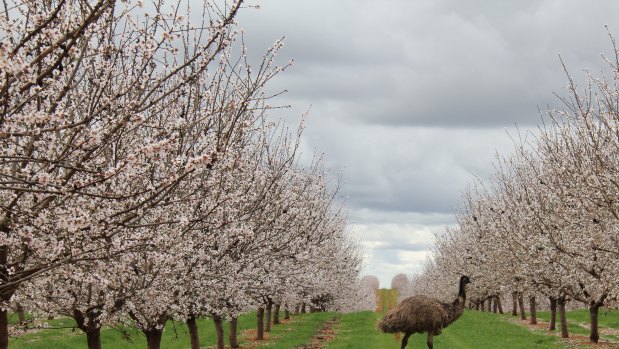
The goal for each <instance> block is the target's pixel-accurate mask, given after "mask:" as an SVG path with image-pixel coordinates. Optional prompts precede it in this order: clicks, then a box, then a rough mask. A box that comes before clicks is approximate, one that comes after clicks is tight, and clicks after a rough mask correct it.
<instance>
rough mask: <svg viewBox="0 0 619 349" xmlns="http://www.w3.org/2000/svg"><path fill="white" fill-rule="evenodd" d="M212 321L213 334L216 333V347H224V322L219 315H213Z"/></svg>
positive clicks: (221, 348) (220, 348)
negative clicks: (213, 324) (213, 326)
mask: <svg viewBox="0 0 619 349" xmlns="http://www.w3.org/2000/svg"><path fill="white" fill-rule="evenodd" d="M213 322H214V323H215V334H216V335H217V349H224V348H225V346H226V343H225V342H224V324H223V320H222V319H221V316H213Z"/></svg>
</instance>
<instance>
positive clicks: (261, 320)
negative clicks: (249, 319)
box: [256, 307, 264, 341]
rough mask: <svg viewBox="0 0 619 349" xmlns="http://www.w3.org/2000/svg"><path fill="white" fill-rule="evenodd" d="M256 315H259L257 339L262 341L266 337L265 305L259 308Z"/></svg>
mask: <svg viewBox="0 0 619 349" xmlns="http://www.w3.org/2000/svg"><path fill="white" fill-rule="evenodd" d="M256 317H257V326H256V340H259V341H261V340H263V339H264V308H263V307H259V308H258V312H257V313H256Z"/></svg>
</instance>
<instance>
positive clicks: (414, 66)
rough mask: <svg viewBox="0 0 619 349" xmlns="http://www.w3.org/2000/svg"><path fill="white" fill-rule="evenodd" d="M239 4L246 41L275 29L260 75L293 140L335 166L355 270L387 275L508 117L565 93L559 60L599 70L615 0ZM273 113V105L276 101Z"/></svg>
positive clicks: (399, 269)
mask: <svg viewBox="0 0 619 349" xmlns="http://www.w3.org/2000/svg"><path fill="white" fill-rule="evenodd" d="M249 4H259V5H260V9H245V10H244V11H242V13H241V15H240V16H239V18H238V21H239V24H240V26H241V27H242V28H243V29H244V30H245V32H244V36H245V42H246V43H247V45H248V47H249V50H250V51H249V52H250V53H251V54H254V55H260V54H261V53H262V52H264V50H265V49H266V48H267V47H268V46H270V45H271V44H272V43H273V42H274V41H275V40H276V39H279V38H281V37H283V36H285V37H286V46H285V47H284V49H283V51H282V52H281V53H280V59H281V62H282V63H285V62H287V61H288V60H290V59H294V61H295V63H294V65H293V67H292V68H291V69H290V70H287V71H286V72H285V73H283V74H282V75H280V76H278V78H277V79H276V80H274V81H273V84H272V88H273V89H274V90H279V89H286V90H288V93H287V94H285V95H284V96H282V97H280V98H279V100H277V102H278V104H281V105H288V104H290V105H291V106H292V108H290V109H288V110H285V111H282V112H280V114H281V117H283V118H288V119H290V120H291V121H292V122H295V121H296V120H297V119H298V116H299V115H301V114H302V113H303V112H304V111H305V110H306V109H307V108H308V107H310V106H311V109H310V116H309V118H308V120H307V122H306V126H307V128H306V131H305V134H304V136H303V137H304V138H303V147H304V149H305V152H306V153H307V154H311V153H313V152H314V150H316V151H318V152H324V153H325V154H326V157H327V164H328V165H329V167H330V169H331V171H332V172H333V173H338V172H343V174H344V178H345V180H346V184H345V186H344V188H343V193H344V194H345V195H347V196H348V197H349V199H348V206H349V215H350V219H349V228H350V230H351V232H353V233H354V234H356V235H357V236H359V239H360V241H361V243H362V245H363V246H364V248H365V253H366V254H367V256H368V259H367V265H366V268H365V270H364V272H365V273H367V274H373V275H376V276H378V277H379V279H380V281H381V287H389V286H390V282H391V278H392V277H393V276H394V275H395V274H397V273H406V274H411V273H414V272H416V271H419V270H420V268H421V267H422V264H423V261H424V259H425V257H426V255H427V254H428V249H429V247H430V246H431V244H432V240H433V234H434V233H439V232H441V231H442V230H444V228H445V227H446V226H448V225H451V224H454V218H453V212H454V209H455V208H457V207H458V206H459V205H460V201H461V198H460V195H461V192H462V191H463V190H464V189H465V188H466V186H467V183H470V182H471V181H472V180H473V176H479V177H482V178H483V177H486V176H488V175H489V174H490V173H491V172H492V162H493V159H494V156H495V153H496V152H497V151H498V152H500V153H504V154H506V153H508V152H509V151H510V148H511V146H512V145H511V144H512V142H511V140H510V138H509V136H508V134H507V132H510V133H512V134H514V132H515V131H514V130H515V126H516V125H517V126H518V128H519V129H520V130H527V129H535V127H536V125H537V123H538V121H539V113H538V109H542V110H545V109H546V108H547V106H554V107H558V106H560V102H559V101H558V99H557V98H556V97H554V96H553V93H558V94H559V95H566V90H565V86H566V79H565V75H564V73H563V71H562V68H561V64H560V62H559V59H558V56H557V54H559V53H560V54H561V57H562V58H563V59H564V61H565V62H566V64H567V65H568V67H569V69H570V71H571V72H572V73H573V74H574V75H576V76H581V75H582V70H583V69H585V68H590V69H591V70H593V71H598V70H600V68H601V67H602V60H601V58H600V53H607V54H609V53H611V52H612V47H611V44H610V40H609V38H608V36H607V33H606V29H605V27H604V25H605V24H608V25H609V27H610V30H611V31H612V32H614V33H617V35H619V1H616V0H596V1H590V0H509V1H508V0H502V1H498V0H381V1H376V0H254V1H250V2H249ZM278 116H279V115H278Z"/></svg>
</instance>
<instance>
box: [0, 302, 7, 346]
mask: <svg viewBox="0 0 619 349" xmlns="http://www.w3.org/2000/svg"><path fill="white" fill-rule="evenodd" d="M8 347H9V311H8V310H7V309H0V349H8Z"/></svg>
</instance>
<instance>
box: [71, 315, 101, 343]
mask: <svg viewBox="0 0 619 349" xmlns="http://www.w3.org/2000/svg"><path fill="white" fill-rule="evenodd" d="M100 315H101V312H100V311H97V310H96V309H93V310H91V312H90V313H83V312H82V311H80V310H79V309H73V319H74V320H75V324H76V325H77V327H78V328H79V329H80V330H82V331H84V333H86V342H87V343H88V349H101V324H100V323H99V321H98V317H99V316H100Z"/></svg>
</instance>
